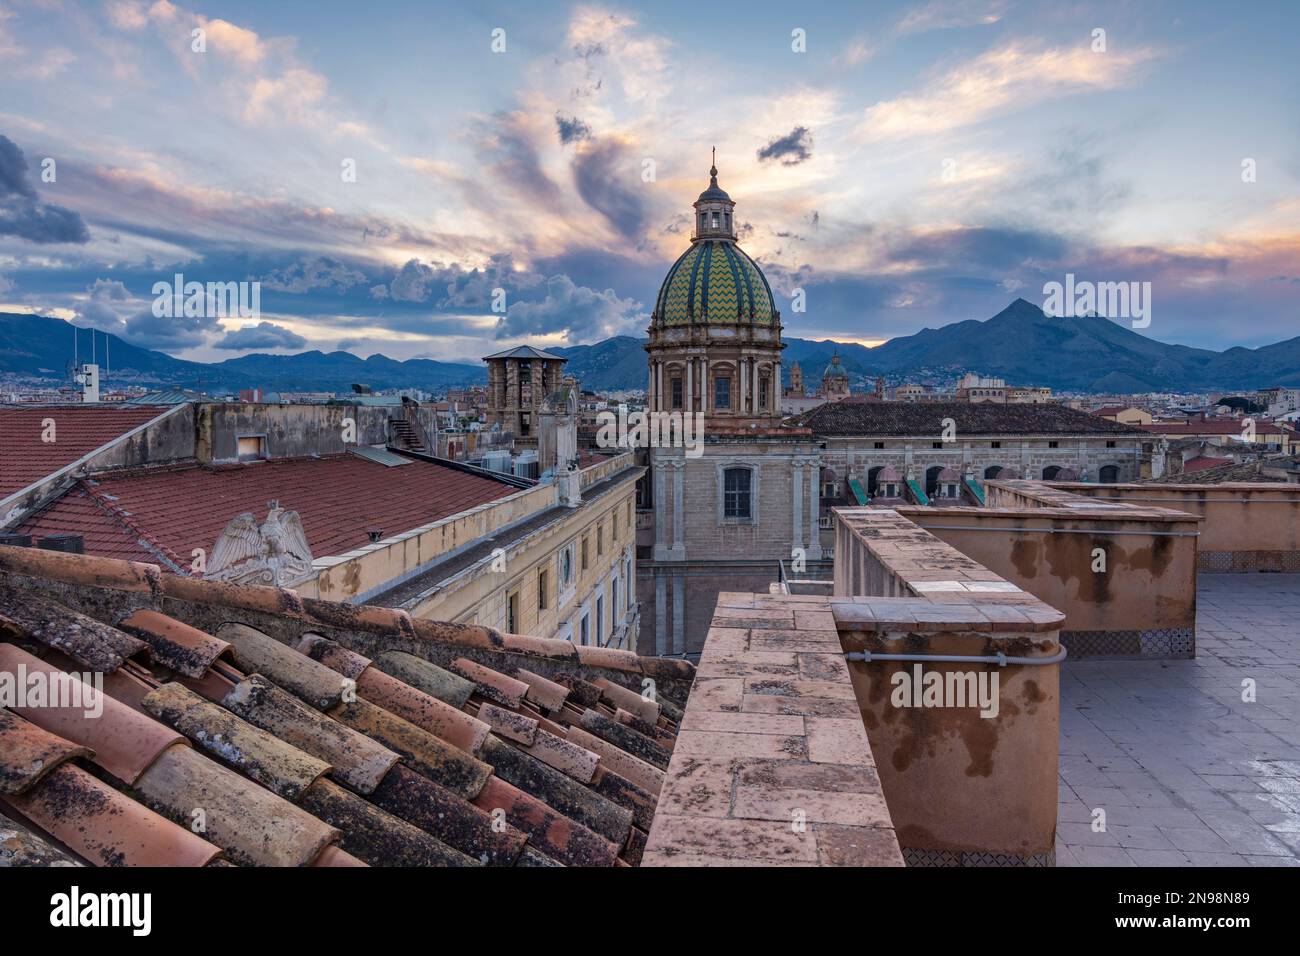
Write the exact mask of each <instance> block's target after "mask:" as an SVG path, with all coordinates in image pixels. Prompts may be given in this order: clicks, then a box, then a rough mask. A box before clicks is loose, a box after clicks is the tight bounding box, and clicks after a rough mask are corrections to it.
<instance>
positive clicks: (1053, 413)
mask: <svg viewBox="0 0 1300 956" xmlns="http://www.w3.org/2000/svg"><path fill="white" fill-rule="evenodd" d="M945 418H951V419H952V420H953V421H954V422H955V423H956V427H957V434H959V435H966V436H969V435H1014V434H1029V435H1129V436H1138V435H1142V434H1144V433H1143V432H1142V430H1141V429H1138V428H1134V427H1133V426H1131V425H1122V424H1120V423H1119V422H1112V421H1110V420H1108V419H1105V418H1099V417H1098V416H1096V415H1090V414H1088V413H1086V412H1080V411H1076V410H1074V409H1072V408H1067V407H1065V406H1064V405H1051V404H1041V405H1028V404H1026V405H1020V404H1015V405H1000V404H995V403H992V402H979V403H974V404H971V403H967V402H925V403H918V404H913V403H911V402H872V403H865V402H864V403H857V402H853V403H846V402H833V403H830V404H826V405H819V406H817V407H816V408H814V409H811V410H810V411H807V412H804V413H803V414H801V415H796V416H794V417H793V418H789V419H786V424H789V425H802V426H805V427H807V428H811V429H812V430H813V432H814V433H816V434H818V435H888V436H895V437H904V436H910V435H926V436H932V435H938V434H939V433H940V432H941V431H942V430H943V420H944V419H945Z"/></svg>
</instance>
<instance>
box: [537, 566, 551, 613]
mask: <svg viewBox="0 0 1300 956" xmlns="http://www.w3.org/2000/svg"><path fill="white" fill-rule="evenodd" d="M550 590H551V576H550V575H549V574H548V573H547V571H546V569H545V568H542V569H541V570H540V571H538V572H537V610H539V611H545V610H546V607H547V603H548V601H549V600H550V598H549V597H548V595H549V594H550Z"/></svg>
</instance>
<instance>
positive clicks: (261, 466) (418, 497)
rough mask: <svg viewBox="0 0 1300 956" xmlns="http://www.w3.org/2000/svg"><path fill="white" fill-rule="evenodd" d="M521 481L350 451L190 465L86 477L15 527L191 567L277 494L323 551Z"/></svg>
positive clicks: (461, 507) (501, 493)
mask: <svg viewBox="0 0 1300 956" xmlns="http://www.w3.org/2000/svg"><path fill="white" fill-rule="evenodd" d="M379 490H382V491H383V493H382V494H376V492H377V491H379ZM517 490H518V489H517V488H514V487H513V486H510V485H506V484H504V483H502V482H499V481H496V480H494V479H492V478H486V477H482V476H480V475H475V474H470V473H467V472H464V471H460V470H458V469H455V468H450V467H447V466H445V465H439V464H436V463H433V462H426V461H413V462H412V463H411V464H409V465H402V466H399V467H395V468H390V467H386V466H384V465H381V464H377V463H375V462H372V461H367V460H365V459H363V458H359V457H357V456H356V455H350V454H349V455H335V456H331V457H327V458H298V459H286V460H281V461H259V462H251V463H248V464H243V465H228V466H221V467H204V466H200V465H197V464H188V465H183V466H179V467H170V468H165V469H161V470H158V471H150V472H122V473H118V474H102V475H98V476H96V477H95V478H87V479H84V480H83V481H81V482H80V483H78V485H76V486H75V487H74V488H73V490H72V491H70V492H69V493H68V494H66V495H64V496H63V497H62V498H60V499H58V500H57V501H55V502H54V503H53V504H51V505H49V506H48V507H46V508H44V509H43V510H42V511H40V512H38V513H37V514H36V515H34V516H33V517H31V518H29V519H28V520H27V521H25V522H24V523H23V525H22V526H21V527H20V528H19V529H18V530H20V531H21V532H22V533H24V534H34V535H47V534H55V533H58V532H73V533H76V534H84V535H85V536H86V552H87V553H88V554H98V555H102V556H104V557H114V558H122V559H125V560H132V561H148V562H155V561H157V560H158V556H159V554H162V555H165V556H166V557H167V559H168V560H169V561H172V562H174V563H176V564H177V565H180V566H183V567H188V566H189V564H190V561H191V553H192V552H193V550H194V549H195V548H203V549H205V550H208V551H210V550H211V549H212V546H213V545H214V544H216V541H217V538H218V537H220V535H221V532H222V531H224V530H225V528H226V525H227V524H229V523H230V520H231V519H232V518H234V517H235V516H237V515H239V514H242V513H243V512H245V511H248V512H252V513H253V516H254V518H256V519H257V520H258V521H261V520H262V519H263V518H264V517H265V516H266V507H267V503H268V502H269V501H272V500H278V501H279V502H280V505H281V507H283V508H287V509H290V510H293V511H297V512H298V514H299V516H300V517H301V518H302V523H303V529H304V530H305V531H306V533H307V542H308V544H310V545H311V550H312V555H313V557H317V558H320V557H325V556H327V555H339V554H344V553H346V552H348V551H351V550H353V549H355V548H359V547H362V546H363V545H365V544H367V543H369V538H368V536H367V531H369V530H370V529H378V530H380V531H382V532H383V533H384V535H385V536H389V535H394V534H399V533H401V532H403V531H409V530H411V529H412V528H418V527H420V526H421V525H425V524H429V523H431V522H433V521H437V520H439V519H441V518H445V517H447V516H449V515H453V514H457V513H459V512H461V511H465V510H467V509H469V508H472V507H474V506H476V505H481V504H485V503H486V502H489V501H494V500H496V499H498V498H503V497H505V496H507V495H510V494H514V493H515V492H516V491H517ZM151 548H152V549H156V550H151Z"/></svg>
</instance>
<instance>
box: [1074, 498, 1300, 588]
mask: <svg viewBox="0 0 1300 956" xmlns="http://www.w3.org/2000/svg"><path fill="white" fill-rule="evenodd" d="M1051 487H1053V488H1056V489H1060V490H1061V491H1067V492H1069V493H1071V494H1075V495H1084V496H1088V497H1092V498H1105V499H1107V500H1111V501H1117V502H1123V503H1125V504H1129V505H1133V506H1136V507H1160V508H1171V509H1176V510H1178V511H1185V512H1187V513H1189V514H1193V515H1196V516H1198V517H1199V518H1201V519H1202V520H1201V526H1200V528H1201V539H1200V542H1199V547H1198V554H1197V566H1198V568H1199V569H1200V570H1202V571H1290V572H1297V571H1300V485H1289V484H1283V483H1281V482H1225V483H1222V484H1209V485H1196V484H1186V485H1185V484H1140V485H1139V484H1118V485H1093V484H1084V483H1059V484H1053V485H1052V486H1051Z"/></svg>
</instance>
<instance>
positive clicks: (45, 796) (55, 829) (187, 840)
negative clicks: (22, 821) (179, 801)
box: [3, 764, 221, 866]
mask: <svg viewBox="0 0 1300 956" xmlns="http://www.w3.org/2000/svg"><path fill="white" fill-rule="evenodd" d="M3 799H5V800H6V802H8V803H9V805H10V806H12V807H13V808H14V809H15V810H17V811H18V812H19V813H21V814H22V815H23V816H24V817H26V818H27V819H28V820H30V821H31V822H32V823H33V824H34V825H35V826H37V827H39V828H40V829H41V830H42V831H44V832H45V833H48V834H49V835H50V836H52V837H53V838H54V839H56V840H58V841H59V842H60V843H62V844H63V845H64V846H66V847H67V848H68V849H70V850H72V851H73V852H74V853H76V854H77V855H78V856H80V857H81V858H82V859H84V860H88V861H89V862H91V863H94V864H97V865H99V866H205V865H207V864H208V863H211V862H212V861H213V860H215V859H216V858H217V857H219V856H220V855H221V849H220V848H219V847H217V846H214V845H213V844H211V843H209V842H208V841H207V840H204V839H203V838H202V837H200V836H198V835H196V834H194V833H191V832H190V831H189V830H187V829H185V828H184V827H180V826H177V825H176V824H175V823H173V822H172V821H170V820H168V819H167V818H166V817H163V816H160V815H158V814H157V813H155V812H154V811H152V810H150V809H149V808H148V807H146V806H144V804H142V803H137V802H136V801H135V800H132V799H131V798H130V797H128V796H127V795H126V794H124V793H121V792H119V791H117V790H114V789H113V788H112V787H110V786H109V785H108V784H106V783H103V782H101V781H99V780H96V779H95V778H94V777H92V776H91V775H90V774H88V773H87V772H86V771H84V770H82V769H81V768H80V767H77V766H74V765H72V764H64V765H63V766H61V767H59V768H58V769H57V770H55V771H54V772H53V773H51V774H50V775H49V776H48V777H47V778H45V780H43V781H42V782H41V784H40V785H38V786H36V787H33V788H32V789H30V790H28V791H27V792H26V793H24V794H21V795H19V796H15V797H8V798H3Z"/></svg>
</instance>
